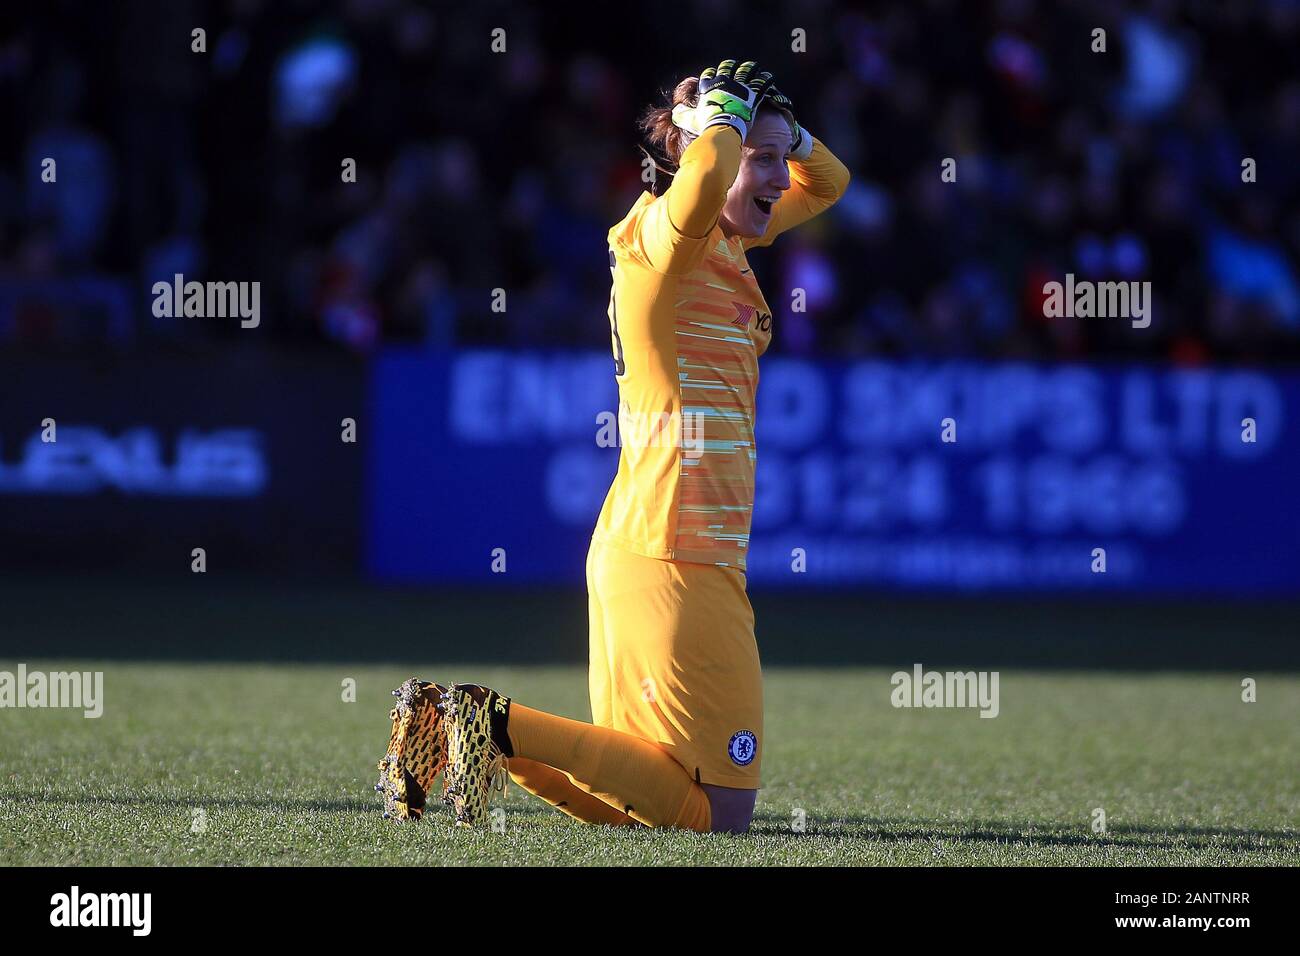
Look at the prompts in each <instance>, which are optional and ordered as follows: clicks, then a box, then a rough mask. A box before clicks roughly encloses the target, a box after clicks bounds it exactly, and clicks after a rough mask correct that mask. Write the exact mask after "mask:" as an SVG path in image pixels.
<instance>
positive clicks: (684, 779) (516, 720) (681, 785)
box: [506, 701, 713, 833]
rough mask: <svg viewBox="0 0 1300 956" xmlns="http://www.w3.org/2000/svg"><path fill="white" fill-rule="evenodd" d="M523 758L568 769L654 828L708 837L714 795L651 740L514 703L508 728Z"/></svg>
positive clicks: (577, 781) (582, 785)
mask: <svg viewBox="0 0 1300 956" xmlns="http://www.w3.org/2000/svg"><path fill="white" fill-rule="evenodd" d="M506 729H507V733H508V735H509V737H510V744H511V747H512V748H513V749H514V752H515V754H516V755H517V756H519V757H524V758H526V759H528V760H535V761H537V762H539V763H544V764H547V765H548V766H550V767H554V768H556V769H557V770H562V771H564V774H565V776H566V777H567V778H568V779H570V780H572V781H573V783H574V785H575V786H576V787H577V788H578V789H579V790H581V791H583V792H585V793H588V794H590V795H591V796H593V797H596V798H598V799H599V800H601V801H602V802H604V803H606V804H608V805H609V806H610V807H613V808H614V809H616V810H620V811H622V812H623V813H625V814H627V816H629V817H631V818H632V819H633V820H636V821H638V822H639V823H644V824H645V825H646V826H650V827H680V828H682V829H686V830H696V831H698V832H700V833H707V832H708V831H709V828H710V825H711V824H712V815H713V814H712V810H711V808H710V806H709V795H708V794H707V793H705V792H704V788H703V787H701V786H700V785H699V784H698V783H696V782H695V781H694V780H692V779H691V778H690V775H689V774H687V772H686V769H685V768H684V767H683V766H682V765H681V764H679V763H678V762H677V761H676V760H674V759H673V758H672V757H670V756H668V754H667V753H665V752H664V751H663V750H661V749H660V748H659V747H657V746H656V745H654V744H652V743H650V741H648V740H642V739H641V738H640V737H636V736H633V735H632V734H625V733H623V732H622V731H618V730H611V729H610V728H609V727H598V726H596V725H595V724H587V723H583V722H582V721H577V720H569V719H568V718H567V717H556V716H555V715H554V714H547V713H544V712H542V711H540V710H533V709H532V708H531V707H525V706H523V705H522V704H520V703H519V702H518V701H512V702H511V704H510V721H509V723H508V725H507V728H506Z"/></svg>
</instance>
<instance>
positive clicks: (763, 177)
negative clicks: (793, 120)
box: [719, 110, 790, 239]
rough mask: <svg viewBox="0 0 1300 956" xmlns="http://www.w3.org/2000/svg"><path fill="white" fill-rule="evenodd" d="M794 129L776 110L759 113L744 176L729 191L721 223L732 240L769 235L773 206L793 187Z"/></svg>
mask: <svg viewBox="0 0 1300 956" xmlns="http://www.w3.org/2000/svg"><path fill="white" fill-rule="evenodd" d="M789 154H790V126H789V124H788V123H786V121H785V117H784V116H782V115H781V114H780V113H779V112H777V111H776V110H767V111H762V110H760V111H759V114H758V118H757V119H756V120H755V121H754V125H753V126H751V127H750V129H749V136H748V138H747V139H746V140H745V149H744V151H743V153H742V155H741V158H740V173H739V174H738V175H737V176H736V181H735V182H734V183H732V184H731V189H730V190H729V191H728V192H727V201H726V203H724V204H723V206H722V215H721V217H720V218H719V222H720V224H721V226H722V232H723V234H724V235H726V236H727V237H728V238H731V237H733V236H744V237H745V238H747V239H756V238H758V237H759V236H761V235H763V233H765V232H767V224H768V223H769V222H771V220H772V206H773V205H774V204H775V203H776V200H777V199H779V198H780V197H781V194H782V193H783V192H785V191H786V190H787V189H789V188H790V169H789V167H788V166H787V165H786V157H787V156H789Z"/></svg>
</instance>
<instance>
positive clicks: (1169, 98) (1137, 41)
mask: <svg viewBox="0 0 1300 956" xmlns="http://www.w3.org/2000/svg"><path fill="white" fill-rule="evenodd" d="M21 6H22V12H21V13H18V12H17V10H16V9H15V10H11V11H10V12H8V13H7V14H5V17H6V26H5V28H4V32H3V35H0V120H2V122H3V128H4V131H5V135H4V136H3V137H0V347H15V346H17V347H19V348H31V349H54V350H58V349H78V348H100V347H103V346H104V345H105V343H106V342H107V343H108V344H109V345H111V346H114V347H126V348H141V347H146V348H147V347H163V348H169V347H177V346H180V347H189V348H218V347H246V346H253V347H262V346H264V345H266V344H268V343H274V344H275V345H278V346H281V347H287V348H295V349H303V348H312V347H315V348H329V349H338V350H348V351H353V352H359V353H365V352H368V351H371V350H373V349H375V348H377V347H379V346H381V345H386V344H392V343H402V344H407V345H412V344H414V345H423V346H427V347H430V348H442V347H449V346H457V345H465V344H477V343H496V344H518V345H555V346H563V347H569V346H578V347H590V346H598V347H607V346H608V341H609V331H608V323H607V319H606V312H605V310H606V305H607V301H608V296H609V271H608V267H607V257H606V252H605V233H606V231H607V229H608V228H609V226H610V225H612V224H613V223H615V222H617V221H618V220H619V219H621V218H622V216H623V215H624V213H625V212H626V210H627V208H628V207H629V206H630V205H631V204H632V203H633V202H634V201H635V199H636V197H637V195H638V193H639V192H640V191H641V190H642V189H643V188H645V184H644V183H643V182H642V176H641V174H642V168H643V167H642V163H641V160H642V154H641V153H640V152H639V151H638V148H637V147H638V143H639V142H640V137H639V134H638V130H637V127H636V120H637V118H638V116H639V114H640V113H641V112H642V110H643V109H644V108H645V107H647V106H649V105H651V104H652V103H654V102H657V100H658V98H659V97H661V96H662V93H663V91H664V90H667V89H671V87H672V86H673V85H674V84H675V83H676V82H677V81H678V80H679V79H680V78H681V77H682V76H685V75H688V74H695V73H698V72H699V69H700V68H702V67H704V66H707V65H711V64H714V63H716V62H717V60H719V59H721V58H722V57H724V56H735V57H739V58H754V59H757V60H758V61H759V62H760V64H761V65H762V66H764V67H766V68H768V69H771V70H772V71H773V72H774V73H775V74H776V78H777V82H778V83H779V84H780V86H781V87H782V89H783V90H784V91H785V92H786V93H787V94H788V95H789V96H790V97H791V98H792V99H793V101H794V104H795V107H796V111H797V115H798V118H799V119H800V121H801V123H802V124H803V125H804V126H806V127H807V128H808V129H809V130H811V131H812V132H813V133H814V134H815V135H817V136H818V137H820V138H822V139H824V140H825V142H826V143H827V145H828V146H829V147H830V148H831V149H832V150H833V151H834V152H835V153H836V154H837V155H839V156H840V158H841V159H843V161H844V162H845V163H846V164H847V165H848V167H849V168H850V170H851V171H852V173H853V177H854V178H853V182H852V185H851V186H850V189H849V192H848V194H847V195H846V196H845V197H844V199H843V200H842V201H841V202H840V203H839V204H838V205H837V206H836V207H835V208H834V209H833V210H832V211H831V212H830V213H828V214H827V215H825V216H823V217H821V218H820V219H819V220H817V221H815V223H813V224H810V225H809V226H807V227H805V228H803V229H800V230H797V231H795V232H793V233H790V234H788V235H787V236H786V237H784V238H783V239H782V240H781V241H780V242H778V243H777V244H776V245H775V246H774V247H773V248H772V249H771V250H768V251H766V252H761V253H755V254H754V256H753V257H752V261H753V262H754V265H755V269H756V272H757V274H758V276H759V280H760V284H761V285H762V287H763V289H764V292H765V294H766V296H767V299H768V302H769V304H770V305H771V306H772V308H773V311H774V314H775V322H776V326H775V327H776V334H777V341H776V343H775V345H776V350H774V354H775V351H780V352H783V353H786V354H820V355H845V356H861V355H872V354H886V355H911V354H918V355H938V356H948V355H952V356H985V357H1014V358H1041V359H1053V358H1078V357H1103V358H1122V357H1143V358H1169V359H1173V360H1175V361H1179V362H1188V363H1193V362H1198V361H1204V360H1209V359H1220V358H1223V359H1244V360H1253V359H1261V360H1268V359H1273V358H1279V357H1281V358H1295V357H1296V356H1297V355H1300V279H1298V276H1300V269H1298V266H1300V76H1298V74H1297V70H1296V63H1297V60H1296V51H1297V50H1300V2H1296V0H1258V2H1257V0H1250V2H1245V0H1235V2H1231V3H1224V2H1209V0H1206V2H1191V0H1189V2H1182V3H1178V2H1173V0H1144V2H1119V0H1114V2H1108V0H1089V2H1077V3H1056V2H1052V3H1048V2H1043V0H1039V2H1035V0H1000V2H999V0H990V2H970V0H897V2H881V3H853V4H849V3H831V2H798V0H787V2H783V3H780V4H770V5H767V4H765V5H762V9H761V12H760V10H759V5H756V4H753V3H750V2H746V0H697V2H693V3H690V4H672V3H662V4H607V5H602V6H600V7H591V8H588V7H583V6H576V7H575V6H569V5H560V4H547V5H540V4H539V5H535V6H531V7H526V6H524V5H522V4H517V3H503V2H499V0H480V2H475V3H456V4H440V3H432V4H431V3H422V2H415V0H337V2H306V0H277V2H270V0H220V2H218V0H213V2H199V0H167V2H143V0H118V2H114V3H110V4H90V3H71V2H61V0H51V2H46V3H43V4H39V5H27V4H24V5H21ZM196 27H202V28H204V29H205V30H206V52H204V53H195V52H193V51H192V50H191V44H192V35H191V31H192V30H193V29H194V28H196ZM497 27H501V28H503V29H504V30H505V35H504V41H505V44H506V50H505V52H504V53H494V52H493V51H492V48H491V44H492V31H493V29H494V28H497ZM1097 27H1102V28H1104V29H1105V30H1106V41H1105V42H1106V52H1105V53H1097V52H1093V50H1092V47H1093V44H1094V38H1093V32H1092V31H1093V30H1094V28H1097ZM795 29H800V30H802V31H804V35H805V37H806V52H792V50H791V43H792V39H791V31H792V30H795ZM44 157H56V158H57V163H58V165H57V177H58V178H57V184H49V183H43V182H42V181H41V161H42V159H43V158H44ZM345 157H351V158H354V159H355V160H356V162H357V181H356V183H344V182H342V181H341V176H340V173H341V163H342V160H343V159H344V158H345ZM945 157H952V158H955V159H956V160H957V181H956V182H955V183H945V182H942V181H941V178H940V171H941V167H940V164H941V161H942V160H943V159H944V158H945ZM1246 157H1251V158H1253V159H1254V160H1255V162H1256V169H1257V181H1256V182H1254V183H1244V182H1243V181H1242V160H1243V159H1244V158H1246ZM1067 272H1070V273H1074V275H1075V276H1076V278H1078V279H1097V280H1103V281H1104V280H1149V281H1150V282H1151V283H1152V290H1153V294H1154V322H1153V324H1152V326H1151V327H1150V328H1148V329H1134V328H1132V327H1131V326H1130V324H1129V323H1128V322H1126V321H1122V320H1100V319H1077V320H1071V319H1051V320H1047V319H1044V318H1043V315H1042V311H1043V310H1042V298H1043V295H1042V287H1043V283H1044V282H1047V281H1050V280H1053V279H1056V280H1061V279H1063V278H1064V275H1065V273H1067ZM176 273H181V274H183V275H184V276H185V277H186V279H198V280H200V281H202V280H217V281H232V280H233V281H240V280H245V281H252V280H257V281H260V282H261V283H262V290H261V311H262V325H261V328H260V331H259V332H258V333H256V334H253V333H250V332H247V331H242V330H241V329H240V328H239V324H238V322H224V323H223V322H221V321H218V320H201V321H200V320H192V319H191V320H175V319H159V318H155V317H154V316H153V314H152V312H151V308H150V306H151V302H152V297H151V293H150V288H151V286H152V284H153V283H154V282H155V281H158V280H166V281H170V280H171V278H172V276H173V275H174V274H176ZM497 288H500V289H504V290H505V291H506V309H505V311H504V312H494V311H493V310H492V307H491V306H492V290H493V289H497ZM794 288H801V289H804V290H806V306H807V307H806V311H803V312H792V311H791V297H790V290H791V289H794Z"/></svg>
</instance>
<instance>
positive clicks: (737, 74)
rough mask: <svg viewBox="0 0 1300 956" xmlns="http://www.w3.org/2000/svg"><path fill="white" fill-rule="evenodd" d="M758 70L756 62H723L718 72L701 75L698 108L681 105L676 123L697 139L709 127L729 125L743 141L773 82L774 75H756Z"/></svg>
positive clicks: (696, 102)
mask: <svg viewBox="0 0 1300 956" xmlns="http://www.w3.org/2000/svg"><path fill="white" fill-rule="evenodd" d="M756 69H757V66H756V64H755V63H754V61H753V60H746V61H745V62H744V63H742V64H740V66H736V61H735V60H723V61H722V62H721V63H719V64H718V67H717V69H714V68H713V67H709V68H708V69H706V70H705V71H704V72H703V73H701V74H700V91H699V95H698V96H697V97H696V99H695V105H694V106H687V105H686V104H685V103H678V104H677V105H676V106H674V107H673V124H674V125H675V126H677V127H678V128H680V129H684V130H686V132H688V133H691V134H692V135H694V136H699V135H700V134H701V133H703V132H704V131H705V130H706V129H708V128H709V127H710V126H730V127H731V128H732V129H734V130H736V131H737V132H738V133H740V138H741V139H742V140H743V139H744V138H745V137H746V136H747V135H749V124H750V123H752V122H753V121H754V112H755V111H756V110H757V109H758V105H759V103H761V102H762V100H763V97H765V96H766V95H767V91H768V88H769V86H770V85H771V83H772V74H771V73H755V70H756Z"/></svg>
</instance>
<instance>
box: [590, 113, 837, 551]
mask: <svg viewBox="0 0 1300 956" xmlns="http://www.w3.org/2000/svg"><path fill="white" fill-rule="evenodd" d="M740 160H741V141H740V136H739V134H738V133H737V132H736V131H735V130H733V129H731V128H730V127H725V126H718V127H711V128H709V129H707V130H705V131H704V133H703V134H702V135H701V136H699V137H697V138H696V139H695V140H694V141H693V142H692V143H691V144H690V146H688V147H687V149H686V150H685V152H684V153H683V154H682V159H681V163H680V164H679V168H678V171H677V174H676V175H675V176H674V177H673V183H672V185H671V186H670V187H669V188H668V190H667V191H666V192H665V193H664V194H663V195H662V196H658V197H656V196H654V195H652V194H650V193H644V194H642V196H641V197H640V199H638V200H637V202H636V204H635V205H634V206H633V207H632V209H631V211H630V212H629V213H628V214H627V216H626V217H625V218H624V219H623V221H622V222H620V223H619V224H618V225H616V226H614V227H613V228H612V229H610V230H609V260H610V268H611V270H612V272H613V289H612V293H611V296H610V304H609V323H610V333H611V338H612V345H613V351H614V372H615V376H616V378H617V380H618V392H619V412H618V418H619V438H620V444H621V451H620V455H619V462H618V473H617V474H616V475H615V477H614V482H613V485H612V486H611V487H610V489H609V494H608V495H607V496H606V498H605V504H604V507H603V508H602V509H601V512H600V518H599V520H598V521H597V524H596V530H595V532H594V534H593V537H594V538H595V539H596V540H598V541H602V542H604V543H607V544H610V545H613V546H615V547H619V548H623V549H626V550H629V551H632V552H635V553H637V554H643V555H646V556H649V557H653V558H663V559H668V560H674V561H689V562H695V563H702V564H713V565H721V566H725V567H733V568H738V569H740V570H742V571H743V570H744V568H745V555H746V551H747V549H748V546H749V530H750V519H751V516H752V513H753V509H754V469H755V463H756V461H757V449H756V448H755V445H754V408H755V404H754V402H755V394H756V392H757V389H758V358H759V356H761V355H762V354H763V353H764V352H765V351H766V350H767V347H768V344H769V342H770V341H771V338H772V311H771V309H770V308H768V305H767V302H766V300H765V299H764V298H763V293H762V292H761V291H760V290H759V287H758V282H757V281H756V279H755V277H754V274H753V270H751V269H750V267H749V263H748V262H747V261H746V258H745V250H746V248H747V247H753V246H760V245H767V244H768V243H770V242H771V241H772V240H773V239H775V238H776V236H778V235H779V234H780V233H782V232H783V231H785V230H786V229H789V228H791V227H793V226H797V225H799V224H800V223H802V222H805V221H807V220H808V219H811V218H812V217H813V216H815V215H817V214H818V213H819V212H821V211H822V210H824V209H826V208H827V207H829V206H830V205H831V204H833V203H834V202H835V201H836V200H837V199H838V198H839V197H840V196H841V195H843V193H844V189H845V187H846V186H847V185H848V180H849V174H848V170H847V169H845V168H844V165H843V164H842V163H840V161H839V160H838V159H836V158H835V157H834V156H833V155H832V154H831V153H830V151H829V150H827V149H826V148H825V147H824V146H823V145H822V144H821V143H820V142H818V141H815V140H814V145H813V150H812V153H811V154H810V155H809V156H808V157H807V159H805V160H803V161H795V160H793V159H792V160H791V161H790V188H789V189H788V190H787V191H786V192H785V193H784V194H783V195H782V196H781V199H780V200H779V201H778V202H777V203H776V205H775V207H774V208H773V210H772V218H771V220H770V221H769V224H768V228H767V231H766V233H765V234H764V235H763V236H762V237H761V238H759V239H742V238H740V237H735V238H731V239H728V238H727V237H726V236H724V235H723V232H722V228H721V226H720V225H719V223H718V216H719V213H720V212H721V210H722V206H723V203H724V202H725V200H726V195H727V190H728V189H729V188H730V187H731V184H732V182H733V181H734V180H735V178H736V174H737V173H738V171H739V169H740Z"/></svg>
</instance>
